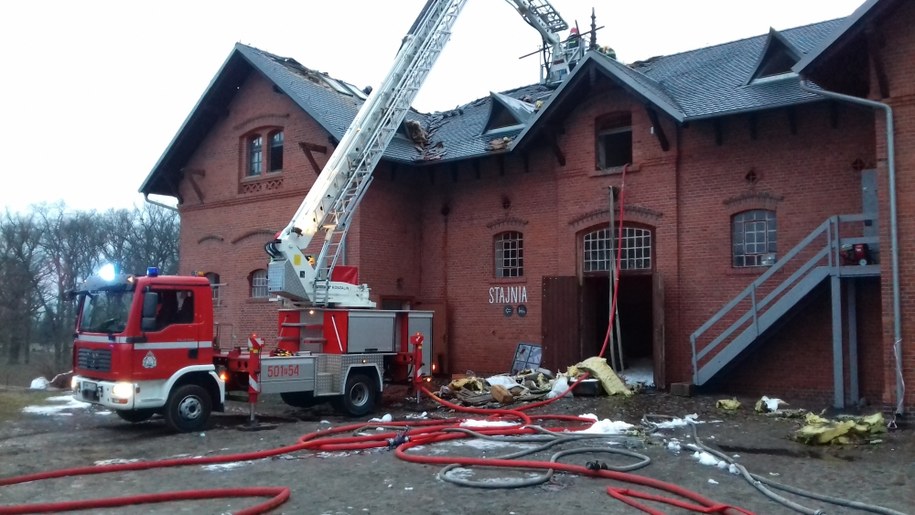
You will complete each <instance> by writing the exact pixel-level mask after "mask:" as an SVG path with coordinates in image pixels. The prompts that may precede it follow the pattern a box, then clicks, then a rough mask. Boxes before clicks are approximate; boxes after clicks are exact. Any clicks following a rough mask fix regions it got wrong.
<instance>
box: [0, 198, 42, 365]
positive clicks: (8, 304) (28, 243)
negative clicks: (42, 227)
mask: <svg viewBox="0 0 915 515" xmlns="http://www.w3.org/2000/svg"><path fill="white" fill-rule="evenodd" d="M38 241H39V237H38V228H37V227H36V225H35V223H34V218H33V216H32V215H28V214H14V213H11V212H10V211H9V210H7V211H6V212H5V213H4V215H3V219H2V220H0V249H2V254H0V331H2V333H0V341H3V342H6V358H7V363H9V364H16V363H19V361H20V358H23V359H24V361H25V362H26V363H28V362H29V358H30V355H29V345H28V344H29V342H31V332H32V323H31V322H32V320H34V318H35V316H36V314H37V312H38V308H39V305H40V299H39V298H38V295H37V292H36V286H37V284H38V279H37V276H38V270H37V262H38V259H37V255H38V252H39V248H38Z"/></svg>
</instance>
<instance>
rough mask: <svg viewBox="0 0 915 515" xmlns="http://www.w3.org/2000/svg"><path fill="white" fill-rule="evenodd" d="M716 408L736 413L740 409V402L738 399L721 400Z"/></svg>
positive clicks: (716, 404)
mask: <svg viewBox="0 0 915 515" xmlns="http://www.w3.org/2000/svg"><path fill="white" fill-rule="evenodd" d="M715 407H716V408H718V409H723V410H726V411H735V410H738V409H740V401H738V400H737V399H720V400H719V401H718V402H716V403H715Z"/></svg>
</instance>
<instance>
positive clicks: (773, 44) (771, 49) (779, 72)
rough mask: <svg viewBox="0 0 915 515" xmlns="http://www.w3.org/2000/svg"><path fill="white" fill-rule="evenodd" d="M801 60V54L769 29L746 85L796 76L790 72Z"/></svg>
mask: <svg viewBox="0 0 915 515" xmlns="http://www.w3.org/2000/svg"><path fill="white" fill-rule="evenodd" d="M800 59H801V52H800V50H798V49H797V48H796V47H795V46H794V45H792V44H791V43H790V42H789V41H788V40H787V39H786V38H785V36H783V35H782V34H781V33H780V32H778V31H777V30H775V29H773V28H770V29H769V37H768V39H766V44H765V45H764V46H763V50H762V53H761V54H760V55H759V59H758V60H757V62H756V67H755V68H754V69H753V73H752V74H751V75H750V78H749V79H748V80H747V84H753V83H758V82H760V81H764V80H771V79H775V78H782V77H789V76H794V75H796V74H795V73H794V72H792V71H791V67H792V66H794V65H795V64H796V63H797V62H798V61H799V60H800Z"/></svg>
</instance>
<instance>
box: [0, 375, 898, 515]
mask: <svg viewBox="0 0 915 515" xmlns="http://www.w3.org/2000/svg"><path fill="white" fill-rule="evenodd" d="M2 388H3V387H0V396H2V395H8V396H9V395H15V396H19V397H23V396H24V397H25V398H26V401H27V403H28V404H31V405H38V406H48V405H54V404H55V403H58V404H59V403H65V400H61V399H60V398H57V399H55V397H59V396H60V395H65V394H66V392H57V393H53V392H52V393H51V394H50V397H51V399H46V398H47V397H49V394H48V393H46V392H45V393H40V392H34V391H28V390H22V389H15V388H12V389H11V387H6V388H5V389H2ZM719 398H721V397H708V396H694V397H690V398H683V397H675V396H671V395H669V394H665V393H658V392H655V391H652V390H646V391H643V392H641V393H638V394H636V395H634V396H632V397H629V398H623V397H606V396H601V397H574V398H564V399H561V400H559V401H557V402H555V403H553V404H550V405H549V406H547V407H544V408H538V409H537V410H534V411H532V412H531V414H547V413H550V414H567V415H581V414H586V413H590V414H594V415H596V416H597V417H598V419H609V420H612V421H624V422H628V423H630V424H633V425H635V426H639V427H641V426H640V421H641V420H642V419H643V416H644V415H646V414H664V415H670V416H673V417H679V418H682V417H685V416H687V415H690V414H696V415H697V418H698V420H699V421H701V422H702V423H700V424H698V425H697V426H696V428H697V433H698V435H699V437H700V439H701V440H702V442H703V443H704V444H706V445H708V446H709V447H710V448H712V449H715V450H718V451H721V452H723V453H725V454H726V455H727V456H730V457H732V459H734V460H735V461H736V462H738V463H740V464H742V465H743V466H745V467H746V468H747V469H748V471H749V472H750V473H753V474H757V475H759V476H763V477H767V478H770V479H772V480H775V481H778V482H780V483H782V484H786V485H790V486H793V487H795V488H800V489H803V490H808V491H812V492H815V493H818V494H822V495H827V496H834V497H841V498H844V499H848V500H852V501H858V502H861V503H866V504H871V505H877V506H882V507H885V508H888V509H891V510H896V512H898V513H915V508H913V507H915V437H913V431H912V430H911V429H905V430H898V431H893V432H889V433H888V434H886V435H885V436H884V437H883V438H882V440H881V442H880V443H871V444H866V445H846V446H839V445H833V446H825V447H824V446H809V445H805V444H801V443H798V442H795V441H793V440H791V439H790V438H788V435H789V434H791V433H792V432H793V431H794V430H795V429H797V427H798V424H799V422H798V420H797V419H786V418H777V417H771V416H766V415H761V414H758V413H755V412H754V411H753V405H754V404H755V401H756V400H757V399H739V400H740V401H741V402H742V405H743V406H742V408H741V409H739V410H737V411H735V412H725V411H722V410H720V409H717V408H716V407H715V402H716V400H717V399H719ZM264 399H265V400H264V402H262V403H261V404H259V405H258V420H259V422H261V423H270V424H275V425H276V428H275V429H272V430H266V431H256V432H251V431H241V430H239V428H240V427H244V426H245V424H246V422H247V417H248V408H247V405H246V404H241V403H234V402H233V403H230V406H229V410H227V412H226V413H221V414H215V415H214V417H213V420H212V424H211V427H210V428H208V429H207V430H206V431H204V432H200V433H191V434H174V433H171V432H170V431H169V430H168V429H167V428H166V426H165V423H164V421H163V420H162V419H161V418H154V419H153V420H150V421H147V422H143V423H140V424H129V423H126V422H124V421H122V420H121V419H120V418H119V417H117V416H116V415H113V414H110V413H107V412H104V411H101V410H96V409H93V408H86V407H75V408H72V409H64V410H61V411H59V412H56V413H51V414H38V413H23V412H21V411H20V412H19V413H18V416H12V417H10V419H9V420H3V421H0V480H2V479H5V478H10V477H13V476H19V475H23V474H31V473H39V472H47V471H52V470H59V469H67V468H72V467H78V466H92V465H99V464H104V463H112V462H118V461H128V460H142V461H159V460H165V459H174V458H187V457H208V456H216V455H225V454H234V453H242V452H252V451H261V450H265V449H272V448H277V447H282V446H286V445H290V444H293V443H295V442H296V441H297V439H298V438H299V437H300V436H302V435H305V434H308V433H311V432H313V431H317V430H328V429H330V428H333V427H339V426H341V425H345V424H349V423H353V422H354V420H353V419H347V418H344V417H340V416H338V415H336V414H334V413H333V412H332V411H331V410H330V408H329V407H324V406H319V407H315V408H311V409H295V408H290V407H287V406H285V405H284V404H282V403H281V402H279V400H278V399H277V398H276V397H270V396H268V397H265V398H264ZM786 400H788V401H789V402H790V399H786ZM793 407H804V408H807V409H811V410H816V411H819V409H820V408H821V407H816V406H793ZM424 412H425V414H426V417H429V418H452V417H472V418H482V416H481V415H460V414H456V413H454V412H453V411H451V410H448V409H445V408H442V407H440V406H439V405H438V404H436V403H435V402H433V401H432V400H430V399H423V400H422V401H421V402H420V403H419V404H417V403H416V400H415V397H413V396H412V395H410V392H408V391H407V390H405V389H403V388H400V387H392V388H388V389H387V390H386V392H385V395H384V401H383V405H382V406H381V408H380V409H379V410H378V411H377V412H376V414H375V415H374V416H376V417H381V416H382V415H385V414H390V415H391V416H392V418H393V419H394V420H395V421H397V420H413V418H409V417H417V416H419V415H421V414H422V413H424ZM368 418H369V417H366V418H365V419H362V420H363V421H368ZM376 425H378V423H371V424H369V428H370V429H368V430H367V432H368V433H372V432H374V431H376V429H375V427H374V426H376ZM343 436H346V435H343ZM672 439H676V440H677V441H679V443H680V445H681V449H680V450H679V451H677V450H675V449H672V448H671V447H673V446H672V445H670V442H671V440H672ZM607 440H608V441H609V440H613V441H615V442H616V445H614V447H623V448H626V449H629V450H631V451H635V452H637V453H640V454H643V455H645V456H647V457H649V458H650V460H651V461H650V463H649V464H648V465H647V466H645V467H643V468H640V469H638V470H635V471H632V472H631V473H632V474H636V475H639V476H643V477H649V478H654V479H657V480H661V481H665V482H669V483H672V484H674V485H677V486H679V487H682V488H686V489H689V490H692V491H694V492H697V493H699V494H701V495H703V496H705V497H706V498H709V499H712V500H714V501H717V502H720V503H726V504H729V505H732V506H737V507H740V508H742V509H745V510H747V511H750V512H754V513H760V514H779V513H794V511H792V510H790V509H788V508H786V507H784V506H781V505H779V504H777V503H775V502H774V501H772V500H770V499H769V498H767V497H766V496H764V495H763V494H762V493H760V491H758V490H757V489H756V488H754V486H752V485H751V484H750V483H749V482H748V481H747V480H745V479H744V478H743V477H741V476H740V475H736V474H732V473H729V472H728V471H727V470H726V469H720V468H718V467H716V466H714V465H706V464H702V463H700V461H699V460H698V459H697V458H696V457H694V456H693V451H692V450H689V449H687V448H686V444H688V443H690V442H692V441H693V440H692V431H691V429H690V427H689V426H681V427H676V428H672V429H664V430H658V431H654V432H649V431H645V430H644V429H643V430H642V431H640V432H639V434H637V435H636V436H629V437H608V439H607ZM462 442H464V443H453V442H446V443H440V444H435V445H430V446H426V447H425V448H421V449H417V450H415V451H410V452H415V453H416V454H424V455H434V456H449V455H457V456H480V455H485V456H486V457H496V456H501V455H504V454H508V453H510V452H514V451H516V450H518V448H519V446H518V445H515V444H509V445H507V446H501V447H498V446H493V445H472V444H471V443H467V441H462ZM496 445H498V444H496ZM574 445H588V446H595V445H596V446H607V447H610V445H608V444H607V443H606V442H605V441H599V442H598V441H588V443H587V444H584V443H582V444H574ZM563 448H565V447H563ZM556 450H557V449H555V448H554V449H550V450H549V451H546V452H543V453H540V454H537V455H533V456H528V457H526V458H525V459H549V456H550V454H552V453H553V452H556ZM560 461H562V462H564V463H575V464H578V465H585V464H586V463H587V462H588V461H596V462H604V463H606V464H608V465H624V464H630V463H634V462H635V461H637V459H636V458H633V457H626V456H620V455H615V454H608V453H586V454H577V455H571V456H567V457H564V458H562V459H561V460H560ZM440 470H441V468H440V467H439V466H433V465H423V464H415V463H409V462H406V461H402V460H400V459H398V458H397V457H396V456H395V455H394V453H393V452H391V451H389V450H388V449H375V450H369V451H346V452H311V451H300V452H295V453H289V454H284V455H281V456H277V457H272V458H263V459H255V460H245V461H241V462H236V463H233V464H223V465H218V466H202V465H190V466H182V467H173V468H166V469H153V470H143V471H129V472H115V473H107V474H97V475H83V476H76V477H64V478H60V479H49V480H42V481H33V482H29V483H24V484H17V485H11V486H3V487H0V513H4V512H5V511H4V508H10V507H11V506H14V505H19V504H30V503H37V502H57V501H72V500H76V499H94V498H105V497H120V496H132V495H137V494H146V493H155V492H166V491H184V490H193V489H211V488H240V487H251V486H288V487H289V488H290V489H291V497H290V499H289V500H288V501H287V502H286V503H285V504H283V505H281V506H280V507H279V508H277V509H275V510H273V511H272V512H271V513H289V514H312V513H313V514H367V513H375V514H388V513H398V514H402V515H410V514H477V513H479V514H483V513H485V514H527V513H582V512H601V513H641V512H640V511H639V510H637V509H635V508H633V507H630V506H627V505H626V504H623V503H622V502H621V501H619V500H616V499H613V498H611V497H610V496H608V494H607V492H606V489H607V487H608V486H621V487H625V486H631V487H632V488H633V489H636V490H643V491H649V492H652V493H657V494H664V492H658V491H655V490H651V489H648V488H647V487H641V486H639V485H634V484H633V485H627V484H625V483H622V482H619V481H615V480H610V479H605V478H597V477H587V476H583V475H577V474H570V473H564V472H558V473H556V474H555V475H554V476H553V477H552V478H551V479H550V480H549V481H547V482H545V483H542V484H539V485H535V486H527V487H523V488H510V489H509V488H486V489H483V488H471V487H467V486H459V485H456V484H453V483H450V482H446V481H443V480H441V479H438V478H437V474H438V473H439V471H440ZM456 473H459V474H458V477H464V478H470V477H471V476H472V477H475V478H483V477H485V478H488V479H486V480H487V481H489V483H490V484H492V482H493V481H496V480H497V479H501V478H506V477H514V478H530V477H532V476H533V475H534V472H532V471H530V470H511V469H499V470H495V471H492V470H480V469H473V470H472V471H468V470H462V471H456ZM774 492H776V493H777V494H778V495H782V496H784V497H786V498H788V499H790V500H791V501H794V502H797V503H799V504H801V505H803V506H806V507H808V508H810V509H811V511H810V513H814V510H817V509H822V510H823V511H822V512H823V513H835V514H841V513H864V512H863V511H861V510H856V509H851V508H847V507H841V506H835V505H832V504H829V503H826V502H822V501H817V500H812V499H806V498H803V497H799V496H797V495H794V494H790V493H786V492H782V491H780V490H774ZM255 502H257V501H256V500H255V499H252V498H231V499H215V500H200V501H176V502H171V503H168V504H156V505H143V506H131V507H128V508H124V507H121V508H113V509H110V510H107V511H106V510H101V512H103V513H104V512H108V513H163V514H174V513H195V514H197V513H230V512H235V511H238V510H241V509H243V508H245V507H249V506H251V505H253V504H255ZM646 504H648V505H650V506H652V507H653V508H655V509H657V510H659V512H661V513H691V512H690V511H688V510H683V509H678V508H673V507H670V506H666V505H662V504H657V503H654V502H648V501H646ZM99 512H100V510H83V511H78V512H77V513H99ZM732 513H736V512H732ZM885 513H892V512H891V511H888V512H885Z"/></svg>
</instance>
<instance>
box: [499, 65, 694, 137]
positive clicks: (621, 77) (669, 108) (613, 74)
mask: <svg viewBox="0 0 915 515" xmlns="http://www.w3.org/2000/svg"><path fill="white" fill-rule="evenodd" d="M601 59H602V58H601ZM619 65H620V66H625V65H623V64H621V63H620V64H619ZM589 66H595V67H597V69H598V70H599V71H601V72H603V73H605V74H606V75H607V76H609V77H610V78H611V79H615V80H617V81H618V82H619V84H620V85H621V86H622V87H623V89H625V90H627V91H628V92H630V93H631V94H633V95H635V96H637V97H639V98H640V99H642V100H643V101H645V102H648V103H649V104H652V105H654V106H656V107H658V108H659V109H660V110H661V111H662V112H664V113H665V114H666V115H667V116H669V117H670V118H672V119H673V120H674V121H676V122H677V123H683V122H684V121H686V114H685V113H684V112H683V111H682V110H681V109H680V108H679V107H677V106H675V105H673V104H671V103H670V102H668V101H667V100H666V99H662V98H660V97H659V96H658V95H656V94H655V93H654V92H652V91H650V90H647V89H646V88H644V87H642V85H641V84H639V83H638V82H636V81H635V80H633V79H632V78H631V77H629V76H628V75H626V74H624V73H621V72H620V71H618V70H616V69H614V68H613V67H612V66H607V65H605V64H604V63H601V62H600V61H599V60H598V58H595V57H594V56H593V55H592V53H591V52H589V53H588V54H586V55H585V58H584V59H582V61H581V62H580V63H579V64H578V66H577V67H576V68H575V70H573V72H572V74H571V75H569V77H567V78H566V79H565V80H564V81H563V82H562V84H560V85H559V87H558V88H557V89H556V92H555V93H554V94H553V96H552V97H550V99H549V100H548V101H547V103H546V104H545V105H544V106H543V107H541V108H540V110H539V111H537V113H536V114H535V115H534V117H533V119H531V121H530V123H529V124H528V125H527V127H525V128H524V130H522V131H521V133H520V134H518V136H516V137H515V139H514V141H512V143H511V145H510V146H509V150H514V149H515V147H517V146H518V145H520V144H521V143H522V142H523V141H524V139H525V137H526V136H527V135H528V133H530V132H533V131H534V130H535V129H536V128H537V127H538V126H539V125H540V123H539V122H540V120H541V119H542V118H544V117H546V116H548V113H550V112H551V111H552V110H553V106H554V105H556V104H557V103H558V100H560V99H561V98H562V97H563V95H564V92H565V90H566V89H568V88H571V87H573V86H572V84H574V83H575V82H577V81H579V80H583V79H581V78H580V77H581V75H582V74H584V73H585V71H584V70H585V69H586V68H588V67H589Z"/></svg>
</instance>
